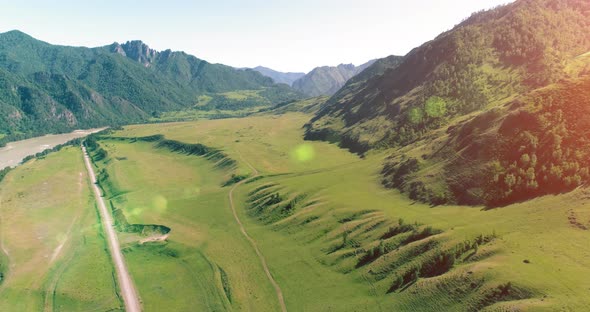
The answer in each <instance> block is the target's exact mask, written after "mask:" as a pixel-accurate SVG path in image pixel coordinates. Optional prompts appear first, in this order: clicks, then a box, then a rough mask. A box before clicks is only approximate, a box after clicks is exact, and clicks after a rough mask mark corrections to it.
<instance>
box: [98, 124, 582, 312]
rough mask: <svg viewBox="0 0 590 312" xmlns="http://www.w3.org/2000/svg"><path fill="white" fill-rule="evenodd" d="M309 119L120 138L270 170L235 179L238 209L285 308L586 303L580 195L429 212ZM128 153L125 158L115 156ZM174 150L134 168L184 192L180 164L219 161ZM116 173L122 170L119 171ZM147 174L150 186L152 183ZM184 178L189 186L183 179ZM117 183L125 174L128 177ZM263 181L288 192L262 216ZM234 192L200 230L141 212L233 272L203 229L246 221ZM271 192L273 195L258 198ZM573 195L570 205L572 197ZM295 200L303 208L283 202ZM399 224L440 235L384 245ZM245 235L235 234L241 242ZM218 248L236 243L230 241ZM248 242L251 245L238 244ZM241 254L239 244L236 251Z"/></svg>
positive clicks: (116, 147) (377, 163) (131, 130)
mask: <svg viewBox="0 0 590 312" xmlns="http://www.w3.org/2000/svg"><path fill="white" fill-rule="evenodd" d="M308 119H309V116H308V115H305V114H300V113H288V114H285V115H260V116H253V117H249V118H243V119H224V120H210V121H198V122H184V123H171V124H160V125H139V126H129V127H126V128H125V130H123V131H119V132H116V133H115V134H114V136H122V137H142V136H148V135H154V134H163V135H164V136H165V137H166V138H167V139H171V140H177V141H181V142H186V143H201V144H205V145H207V146H212V147H217V148H220V149H222V150H223V151H224V152H225V153H226V154H227V155H229V157H231V158H233V159H236V160H237V161H238V167H237V169H236V171H237V172H239V173H241V174H251V173H252V170H251V169H250V167H249V166H250V165H251V166H253V167H254V168H256V169H257V170H258V171H259V172H260V174H261V175H262V178H261V179H256V181H254V182H252V183H247V184H245V185H242V186H240V187H238V189H237V190H236V192H235V196H236V198H237V199H238V200H237V202H238V203H239V206H240V207H239V209H238V212H239V215H240V218H241V219H242V222H244V223H245V225H246V228H247V230H248V232H249V234H250V235H251V236H252V237H253V238H254V239H255V240H256V241H257V243H258V245H259V247H260V248H261V250H262V252H263V254H264V255H265V257H266V258H267V262H268V265H269V267H270V269H271V272H272V274H273V276H274V277H275V279H276V280H277V282H278V283H279V285H280V286H281V288H282V290H283V293H284V294H285V300H286V303H287V307H288V309H289V310H294V311H306V310H308V311H309V310H351V311H360V310H375V309H376V308H375V307H379V308H380V309H383V310H390V309H395V310H423V309H436V308H438V307H440V305H441V304H444V305H445V306H446V307H448V308H449V309H450V310H457V311H464V310H474V311H475V310H482V309H487V310H491V311H493V310H502V309H508V308H527V309H533V310H555V309H564V310H579V309H580V308H583V307H585V306H586V305H587V304H588V303H589V302H588V299H587V298H588V296H587V291H588V289H589V288H590V282H588V281H587V279H586V278H585V277H586V276H590V263H589V262H588V260H587V259H588V258H587V256H588V254H589V252H590V248H589V247H588V246H587V244H585V241H586V239H587V235H588V234H587V233H588V232H587V231H585V230H582V229H581V227H579V226H576V225H575V224H573V223H572V215H573V216H574V218H575V216H579V217H578V218H579V219H580V220H581V222H582V223H584V224H585V225H582V226H586V227H587V226H588V225H589V224H588V223H589V222H588V220H586V219H588V218H587V216H588V213H587V212H585V211H586V210H585V209H584V207H583V205H584V202H585V195H584V194H585V190H583V189H581V190H578V191H576V192H573V193H570V194H565V195H560V196H548V197H542V198H539V199H536V200H533V201H530V202H526V203H522V204H517V205H512V206H508V207H504V208H500V209H494V210H483V209H482V207H464V206H439V207H430V206H427V205H423V204H420V203H415V202H412V201H410V200H408V199H407V197H405V196H404V195H401V194H399V193H398V192H397V191H391V190H385V189H383V188H382V187H381V185H380V183H379V180H380V176H379V171H380V169H381V165H382V161H383V158H384V154H370V155H368V156H367V157H366V158H365V159H361V158H359V157H357V156H356V155H353V154H350V153H348V152H346V151H344V150H341V149H339V148H337V147H336V146H334V145H330V144H327V143H322V142H305V141H303V140H302V139H301V134H302V125H303V124H304V123H305V122H306V121H307V120H308ZM102 144H103V145H104V146H105V147H106V149H107V150H108V151H109V155H110V156H111V157H126V155H127V154H129V153H131V150H128V149H125V147H124V145H129V146H133V148H132V149H134V150H137V151H141V150H144V149H146V148H150V147H149V144H147V143H133V144H127V143H115V141H108V140H107V141H103V143H102ZM123 150H125V152H119V151H123ZM111 151H113V152H111ZM168 153H169V152H166V151H163V150H160V149H154V150H153V151H152V152H151V153H147V151H146V154H145V156H142V157H141V158H149V157H162V156H161V155H167V154H168ZM153 155H157V156H153ZM169 157H173V158H174V159H176V160H175V161H174V162H168V163H167V164H166V167H165V168H166V170H164V169H157V168H159V167H160V165H159V164H160V163H161V162H164V160H163V159H162V160H161V161H157V160H155V159H154V160H153V161H152V165H151V166H148V165H147V163H146V165H145V166H139V167H141V168H142V169H141V170H139V172H142V173H141V174H143V172H149V171H152V170H155V171H157V172H159V174H157V179H158V181H159V182H158V183H164V184H168V183H169V182H171V181H169V182H165V181H166V179H168V176H170V177H174V179H178V180H177V181H179V184H177V183H176V182H175V183H172V184H169V185H170V186H174V188H175V192H178V193H179V194H180V193H183V194H184V193H185V192H186V190H183V188H182V187H178V186H179V185H186V184H183V183H180V181H181V179H183V178H182V176H183V174H184V173H187V172H190V170H191V169H188V168H187V169H186V170H181V171H182V174H180V173H179V171H177V170H176V169H174V167H175V166H180V165H181V164H184V163H186V164H188V163H190V162H199V161H203V164H201V165H197V164H194V165H191V166H190V167H191V168H192V170H202V169H199V168H203V166H204V167H207V166H211V165H207V164H205V161H204V160H202V159H201V160H199V158H198V157H194V156H193V157H191V156H182V155H172V154H171V155H169ZM126 161H127V160H125V161H122V162H120V163H121V165H118V164H117V165H115V164H114V163H117V162H115V161H113V163H111V164H109V165H107V168H108V167H109V166H120V167H123V166H129V168H130V169H128V170H134V171H133V172H135V170H138V169H139V167H134V168H135V169H131V168H132V166H131V165H130V164H128V165H123V163H125V162H126ZM168 166H171V167H168ZM146 167H152V168H146ZM120 170H124V169H120ZM110 172H116V171H115V170H111V171H109V173H110ZM129 172H131V171H129ZM216 174H217V176H218V177H220V178H219V180H218V181H217V182H215V183H212V184H211V188H215V187H214V186H213V185H219V184H220V183H222V181H223V176H224V175H225V178H227V175H228V173H227V170H226V171H225V172H217V173H216ZM154 175H155V174H154ZM189 175H190V176H193V178H194V179H199V178H200V177H201V175H199V174H189ZM114 176H115V177H116V176H119V175H118V174H117V173H114ZM111 177H113V174H111ZM139 179H140V180H143V181H150V180H151V179H152V178H139ZM186 179H187V182H188V177H187V178H186ZM113 180H114V181H118V180H119V178H114V179H113ZM136 183H138V184H139V183H141V181H137V182H136ZM190 185H199V186H198V187H199V188H200V190H201V194H203V191H204V190H205V189H206V187H205V186H203V185H202V184H199V183H193V182H191V184H190ZM261 187H268V189H267V190H272V192H270V193H276V194H279V195H280V198H281V200H280V202H279V203H275V204H274V206H269V207H267V208H264V209H262V210H263V211H262V212H260V211H254V209H252V208H251V207H250V206H251V205H252V204H251V203H248V202H250V201H252V197H253V195H252V193H256V191H257V190H258V189H260V188H261ZM119 188H120V189H121V190H129V191H130V193H129V194H128V195H125V196H133V195H131V194H133V191H132V189H133V188H131V187H124V186H121V187H119ZM154 189H158V190H159V191H160V192H162V191H164V190H165V189H166V187H165V186H164V185H162V186H161V187H157V188H156V187H154V188H152V190H154ZM228 189H229V188H225V189H223V188H220V189H218V192H219V193H217V194H218V196H219V197H218V199H217V200H211V201H209V202H208V204H206V206H207V207H209V206H211V207H210V208H209V209H215V211H216V213H218V215H217V216H216V217H215V218H212V215H207V216H206V217H205V216H204V215H203V218H202V219H200V218H199V219H198V222H199V223H201V222H202V225H199V226H196V227H195V226H191V227H190V228H188V227H183V226H177V225H174V224H173V222H178V221H177V220H183V222H189V221H188V220H191V221H190V222H195V221H194V220H196V219H197V215H190V214H188V213H183V212H180V211H181V210H182V209H183V208H179V210H178V212H175V213H172V211H174V210H175V209H176V208H169V210H167V212H166V213H165V215H168V217H167V218H168V220H164V219H162V218H160V217H152V218H150V219H147V220H143V219H141V218H137V219H136V220H137V222H148V223H154V222H155V223H158V222H159V224H164V225H166V226H169V227H170V228H172V233H174V232H175V231H182V236H183V237H190V236H189V234H188V233H189V232H193V234H192V235H194V237H201V238H202V241H201V242H202V246H206V247H201V248H205V249H201V250H200V251H201V252H202V253H203V254H204V255H205V256H206V257H207V258H209V259H211V261H212V262H213V263H215V264H218V265H220V266H221V267H223V268H224V269H225V270H227V269H228V268H229V267H230V266H231V265H229V266H228V265H222V264H220V261H223V260H221V259H224V258H225V257H224V256H220V255H221V254H223V252H225V251H223V252H222V251H220V250H219V249H214V248H212V246H214V245H217V244H219V240H220V238H219V237H218V236H209V235H207V234H206V233H208V232H209V230H202V228H207V227H211V224H216V225H217V226H219V229H223V230H222V231H224V232H234V231H237V230H236V228H237V225H236V224H235V223H234V222H232V221H233V220H231V218H229V217H228V213H229V207H228V204H227V201H226V200H225V197H226V194H227V191H228ZM121 192H122V193H125V192H126V191H121ZM262 193H264V190H263V191H259V194H262ZM150 194H155V193H154V192H150ZM262 195H264V194H262ZM267 195H268V194H267ZM137 196H138V197H141V199H140V198H138V199H136V200H135V201H137V202H140V201H142V200H146V198H147V197H146V196H142V195H137ZM166 196H172V194H168V195H166ZM177 196H180V195H177ZM255 196H256V194H254V197H255ZM264 198H266V199H268V198H269V196H267V197H264V196H263V199H262V200H260V199H259V200H258V201H259V202H260V201H263V200H264ZM295 199H297V201H299V202H297V201H296V200H295ZM135 201H133V200H130V199H128V200H127V203H126V204H125V205H126V206H127V208H125V209H126V214H129V215H132V214H133V213H132V209H133V208H131V206H130V205H131V203H132V202H135ZM254 201H256V200H254ZM564 201H565V202H567V203H568V205H567V206H566V205H563V202H564ZM292 202H295V204H293V205H286V203H292ZM168 204H169V207H182V206H183V203H178V204H176V203H172V202H168ZM193 205H194V204H193ZM281 205H282V206H281ZM286 206H288V207H290V208H289V209H291V210H290V211H289V212H285V211H282V212H281V211H279V212H277V211H278V210H280V209H283V210H284V208H285V207H286ZM273 211H274V212H273ZM223 214H226V219H223V218H219V216H221V215H223ZM132 218H133V217H132ZM172 219H174V220H175V221H172ZM400 219H402V220H401V221H402V222H404V223H406V224H411V225H412V226H414V227H415V231H416V232H418V233H419V232H420V231H423V230H424V229H425V228H427V227H431V228H432V229H434V231H433V233H428V234H426V236H427V237H426V238H420V237H419V238H418V239H416V240H412V239H413V238H411V237H410V238H409V239H408V237H409V236H411V235H408V233H405V234H402V235H401V236H395V237H393V238H387V239H383V236H384V233H386V232H387V231H388V229H390V228H392V227H395V226H396V225H397V224H398V223H399V222H400ZM221 220H224V221H223V222H222V221H221ZM218 223H221V224H218ZM185 231H187V232H185ZM344 232H347V234H346V236H347V239H348V242H347V243H346V244H343V243H341V241H342V240H343V236H345V234H343V233H344ZM412 233H413V232H412ZM404 235H405V236H404ZM480 235H481V236H486V237H488V236H489V237H493V238H491V239H490V240H491V241H490V242H488V241H484V242H480V245H481V246H478V247H475V248H473V247H471V245H470V246H469V248H468V249H467V250H466V251H464V252H462V253H460V254H458V256H457V259H456V260H455V262H454V265H452V266H451V268H450V269H449V270H448V271H445V272H442V273H441V272H439V273H437V274H436V275H435V276H427V277H420V278H418V279H417V281H412V282H409V283H405V284H404V287H402V288H399V289H395V290H393V291H392V290H391V288H392V284H394V283H395V281H396V278H397V277H398V276H399V275H403V273H404V272H405V271H404V270H406V269H408V268H411V267H412V266H418V267H419V266H422V267H424V266H425V265H427V264H428V261H430V260H431V259H432V258H435V257H436V256H437V255H438V252H441V251H446V250H449V249H453V248H456V246H457V245H458V244H463V242H465V241H470V242H474V241H477V238H478V237H479V236H480ZM238 237H239V235H238ZM396 239H397V241H396ZM180 240H181V239H180V238H179V237H178V236H176V238H175V236H174V234H172V235H171V236H170V244H174V243H176V242H177V241H180ZM380 241H384V242H385V245H386V247H385V252H384V253H385V255H380V256H378V257H377V259H373V260H372V261H371V262H369V263H368V264H363V265H359V262H360V261H359V259H362V258H363V256H364V255H366V254H368V253H369V252H370V250H371V249H373V248H376V247H377V246H378V244H379V242H380ZM399 241H401V243H400V242H399ZM408 241H409V243H408ZM236 242H239V239H237V238H236ZM351 242H352V243H351ZM184 244H186V243H184ZM222 245H223V246H230V245H227V244H226V243H223V244H222ZM339 245H343V246H339ZM231 246H234V245H231ZM235 246H237V245H235ZM241 246H242V247H241V248H244V249H245V250H248V246H247V245H243V242H242V244H241ZM234 248H237V247H232V248H231V249H234ZM390 248H391V249H390ZM334 249H336V251H334ZM221 250H223V249H221ZM453 250H454V249H453ZM220 252H221V254H219V253H220ZM195 254H196V253H193V255H195ZM248 259H249V260H242V262H248V263H249V265H250V267H251V268H252V269H258V267H259V266H260V265H259V264H258V263H257V261H256V259H255V258H253V257H250V258H248ZM213 266H215V265H213ZM132 270H133V269H132ZM254 275H256V274H254ZM228 276H229V279H228V280H229V283H230V285H231V286H232V289H233V288H234V287H241V286H235V285H240V283H242V282H245V284H248V283H250V282H251V281H248V280H244V279H239V278H236V277H234V276H233V275H232V274H231V273H230V272H228ZM258 276H259V277H261V279H259V280H258V281H257V282H258V283H259V284H258V287H259V288H264V287H266V290H265V291H263V293H265V296H266V297H265V298H266V299H265V300H269V301H271V302H273V299H274V298H273V292H272V290H271V289H270V288H268V287H267V286H268V285H269V282H268V281H266V280H265V279H264V276H263V275H262V273H260V272H259V273H258ZM140 292H141V290H140ZM274 301H276V300H274ZM238 302H240V301H239V300H237V299H235V300H234V301H232V302H231V304H232V307H234V308H236V307H239V308H238V309H244V307H245V306H246V305H244V306H236V304H237V303H238ZM250 307H252V305H250Z"/></svg>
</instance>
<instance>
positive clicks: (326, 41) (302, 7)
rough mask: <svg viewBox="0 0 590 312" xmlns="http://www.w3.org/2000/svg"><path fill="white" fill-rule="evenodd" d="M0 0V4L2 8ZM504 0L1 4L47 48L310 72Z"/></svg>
mask: <svg viewBox="0 0 590 312" xmlns="http://www.w3.org/2000/svg"><path fill="white" fill-rule="evenodd" d="M2 2H4V3H2ZM507 2H510V0H446V1H441V0H409V1H408V0H405V1H403V0H269V1H262V0H214V1H200V0H194V1H188V0H158V1H153V0H143V1H134V0H133V1H132V0H127V1H125V0H118V1H114V0H103V1H92V2H91V1H80V0H78V1H72V0H68V1H40V0H37V1H30V0H19V1H1V2H0V3H1V9H0V32H5V31H8V30H12V29H18V30H21V31H24V32H26V33H28V34H30V35H32V36H34V37H36V38H38V39H41V40H43V41H47V42H50V43H54V44H64V45H75V46H90V47H94V46H101V45H107V44H110V43H113V42H115V41H117V42H125V41H127V40H133V39H140V40H143V41H144V42H145V43H147V44H148V45H150V46H151V47H152V48H155V49H157V50H164V49H168V48H170V49H172V50H176V51H185V52H187V53H190V54H193V55H195V56H197V57H199V58H202V59H205V60H207V61H210V62H214V63H223V64H227V65H232V66H236V67H254V66H257V65H264V66H267V67H271V68H274V69H277V70H282V71H309V70H311V69H312V68H313V67H315V66H319V65H337V64H340V63H354V64H357V65H358V64H361V63H364V62H365V61H367V60H370V59H373V58H379V57H385V56H388V55H391V54H398V55H404V54H406V53H407V52H409V51H410V50H411V49H412V48H414V47H416V46H418V45H420V44H422V43H424V42H425V41H428V40H430V39H433V38H434V37H436V35H438V34H439V33H441V32H443V31H445V30H448V29H450V28H452V27H453V26H454V25H456V24H457V23H459V22H461V20H463V19H464V18H466V17H468V16H469V15H471V13H472V12H474V11H479V10H481V9H487V8H491V7H494V6H496V5H499V4H504V3H507Z"/></svg>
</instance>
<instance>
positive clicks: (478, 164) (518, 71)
mask: <svg viewBox="0 0 590 312" xmlns="http://www.w3.org/2000/svg"><path fill="white" fill-rule="evenodd" d="M588 51H590V3H588V2H587V1H580V0H520V1H516V2H514V3H512V4H508V5H505V6H501V7H497V8H495V9H492V10H489V11H483V12H479V13H476V14H474V15H472V16H471V17H470V18H468V19H466V20H465V21H463V22H462V23H461V24H459V25H457V26H456V27H455V28H453V29H452V30H450V31H448V32H445V33H443V34H441V35H440V36H438V37H437V38H436V39H434V40H432V41H430V42H427V43H425V44H424V45H422V46H421V47H419V48H416V49H414V50H413V51H411V52H410V53H409V54H408V55H406V56H405V57H404V59H403V61H402V62H401V63H400V64H399V66H397V67H393V68H390V69H387V70H385V71H384V72H383V74H381V75H376V76H374V77H373V78H370V79H368V80H366V81H365V82H364V83H361V84H359V85H358V86H356V87H355V88H350V87H348V88H347V87H345V88H343V89H342V90H340V91H339V92H338V93H337V94H336V95H334V96H333V97H332V98H331V99H330V100H328V102H327V103H326V104H325V105H324V106H323V108H322V109H321V110H320V112H319V113H318V114H317V115H316V116H315V117H314V118H313V119H312V121H311V122H310V123H309V124H308V125H307V126H306V128H307V131H306V137H307V138H308V139H323V140H330V141H334V142H339V143H340V144H341V145H342V146H345V147H348V148H350V149H351V150H353V151H356V152H366V151H367V150H369V149H373V148H396V149H398V153H396V154H397V155H399V151H402V153H401V155H402V156H399V157H398V156H392V157H391V159H390V160H389V161H387V162H386V165H385V168H384V170H383V174H384V184H385V185H387V186H391V187H398V188H400V189H401V190H403V191H405V192H407V193H408V194H409V195H410V197H412V198H415V199H419V200H423V201H427V202H431V203H435V204H437V203H447V202H458V203H470V204H472V203H487V204H489V205H498V204H504V203H509V202H514V201H516V200H521V199H524V198H525V197H531V196H537V195H542V194H546V193H553V192H559V191H563V190H567V189H571V188H573V187H575V186H576V185H579V184H580V183H583V181H585V180H587V179H588V178H587V174H586V171H587V169H585V167H587V165H586V164H585V162H583V161H581V158H579V157H582V156H581V155H582V154H584V152H583V151H578V152H575V151H574V148H573V146H578V147H580V146H584V144H582V143H581V142H586V132H585V130H583V128H580V127H577V126H575V124H576V123H575V122H574V120H573V119H568V117H567V116H568V115H566V114H565V113H564V112H565V111H571V110H574V111H571V112H572V114H570V115H569V116H570V118H572V117H573V116H576V115H578V116H583V115H584V111H583V107H582V106H579V105H575V103H576V101H578V102H579V101H581V102H586V103H588V102H590V97H588V98H586V97H585V95H587V94H586V93H585V92H577V93H573V92H571V90H573V89H575V90H583V87H581V86H585V85H587V81H586V80H584V79H586V78H584V77H585V76H587V74H588V73H589V71H588V64H590V63H589V62H588V58H587V57H585V53H586V52H588ZM351 83H352V82H351ZM572 88H573V89H572ZM535 90H539V91H535ZM541 90H543V91H541ZM535 94H543V96H542V97H539V96H536V95H535ZM552 94H554V95H552ZM546 99H551V100H546ZM548 101H549V102H548ZM550 101H555V104H551V102H550ZM523 103H526V104H523ZM543 108H545V109H547V110H549V112H553V111H555V112H554V113H547V111H545V110H543ZM492 112H493V113H492ZM517 113H518V114H519V115H518V116H521V117H522V118H525V117H523V116H528V119H526V120H524V121H522V120H521V122H532V123H533V124H541V125H542V126H534V125H530V126H529V127H530V129H525V130H523V131H519V130H518V129H521V130H522V129H523V128H519V123H518V122H517V123H513V124H512V126H511V127H515V130H513V131H515V132H514V133H512V135H510V136H507V135H506V132H505V131H507V130H506V129H510V127H508V128H507V126H506V124H507V123H509V122H511V121H514V120H515V119H514V118H513V117H510V116H512V115H513V114H517ZM521 114H522V115H521ZM492 116H494V117H492ZM549 116H552V117H549ZM556 116H561V117H556ZM560 118H561V119H560ZM502 125H505V126H504V127H502ZM558 125H559V126H558ZM574 128H575V130H574ZM499 129H502V131H500V130H499ZM540 129H543V130H540ZM471 131H475V133H471V135H469V136H468V137H469V138H470V139H469V140H464V138H465V136H466V135H467V134H466V133H470V132H471ZM498 131H500V132H498ZM511 131H512V130H511ZM547 131H549V133H553V134H555V136H554V137H552V139H550V138H549V137H548V136H547V135H546V134H545V133H546V132H547ZM484 134H485V135H484ZM523 136H526V137H529V139H530V140H531V141H530V142H528V143H527V144H528V145H527V144H524V145H522V146H529V145H532V146H533V147H530V146H529V147H525V148H523V149H524V150H526V151H524V150H520V147H521V145H518V146H516V145H517V144H522V142H520V141H518V140H520V139H522V137H523ZM484 138H488V139H489V140H487V141H486V142H485V144H484V143H481V142H482V140H484ZM523 140H524V139H523ZM548 140H549V141H553V142H554V144H549V143H547V141H548ZM517 141H518V142H517ZM477 142H479V143H481V144H479V145H476V143H477ZM535 142H537V143H535ZM571 142H576V143H571ZM566 146H569V147H566ZM527 148H528V150H527ZM531 149H539V150H536V151H535V152H534V153H533V152H532V151H531ZM546 149H550V150H551V152H548V151H547V150H546ZM502 150H507V151H514V150H517V151H519V152H518V153H520V154H519V155H518V157H522V158H523V162H524V163H526V164H524V163H519V161H518V160H515V159H514V157H516V156H515V155H512V154H510V153H509V152H506V153H504V152H500V151H502ZM486 151H487V153H486ZM525 154H527V155H525ZM532 154H535V157H534V159H535V161H534V162H533V161H532V159H533V156H532ZM574 154H577V156H573V155H574ZM540 155H544V156H540ZM527 157H528V158H529V161H528V162H527V161H526V159H527ZM571 157H574V158H575V159H577V160H575V159H574V158H571ZM566 159H567V160H566ZM514 162H516V164H513V163H514ZM533 163H534V165H533ZM470 166H471V167H470ZM474 166H475V167H474ZM474 168H475V169H474ZM531 168H532V169H531ZM551 172H553V173H551ZM526 188H529V190H528V191H524V190H525V189H526ZM498 192H500V193H501V196H500V195H498ZM485 194H488V195H489V196H491V197H493V198H489V196H486V195H485ZM524 194H528V195H527V196H524Z"/></svg>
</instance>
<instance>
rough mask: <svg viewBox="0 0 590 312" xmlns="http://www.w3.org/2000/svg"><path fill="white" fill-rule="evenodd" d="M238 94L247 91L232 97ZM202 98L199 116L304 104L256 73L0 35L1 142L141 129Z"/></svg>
mask: <svg viewBox="0 0 590 312" xmlns="http://www.w3.org/2000/svg"><path fill="white" fill-rule="evenodd" d="M239 91H247V92H241V93H240V94H239V96H236V93H238V92H239ZM228 92H231V93H228ZM203 95H206V99H207V101H206V102H207V103H206V104H204V105H200V107H201V109H214V108H223V109H239V108H243V107H244V106H271V105H273V104H277V103H281V102H284V101H289V100H293V99H297V98H300V97H301V96H300V95H299V93H298V92H296V91H294V90H292V89H291V88H290V87H288V86H286V85H283V84H275V83H274V82H273V81H272V79H270V78H268V77H265V76H263V75H261V74H260V73H258V72H256V71H254V70H237V69H234V68H232V67H229V66H225V65H220V64H210V63H208V62H206V61H204V60H200V59H198V58H196V57H194V56H192V55H188V54H186V53H184V52H172V51H171V50H166V51H162V52H158V51H155V50H153V49H150V48H149V46H147V45H146V44H144V43H143V42H141V41H129V42H127V43H124V44H118V43H113V44H111V45H109V46H104V47H98V48H84V47H67V46H57V45H51V44H49V43H46V42H42V41H39V40H37V39H35V38H32V37H31V36H29V35H27V34H24V33H22V32H19V31H10V32H6V33H2V34H0V140H3V141H6V140H11V139H17V138H21V137H25V136H31V135H38V134H44V133H51V132H61V131H69V130H71V129H76V128H85V127H96V126H104V125H115V124H127V123H131V122H140V121H144V120H146V119H147V118H148V117H150V115H151V114H152V113H157V112H161V111H170V110H178V109H183V108H187V107H193V106H194V105H195V103H196V102H197V99H198V98H199V96H203ZM200 104H201V103H200ZM0 143H1V142H0Z"/></svg>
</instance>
